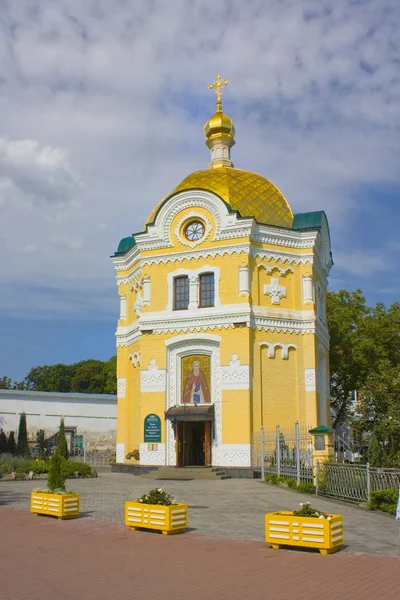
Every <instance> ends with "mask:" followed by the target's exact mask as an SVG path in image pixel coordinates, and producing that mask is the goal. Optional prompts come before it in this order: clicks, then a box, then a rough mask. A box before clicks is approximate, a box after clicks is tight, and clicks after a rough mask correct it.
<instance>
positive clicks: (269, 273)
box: [258, 264, 293, 277]
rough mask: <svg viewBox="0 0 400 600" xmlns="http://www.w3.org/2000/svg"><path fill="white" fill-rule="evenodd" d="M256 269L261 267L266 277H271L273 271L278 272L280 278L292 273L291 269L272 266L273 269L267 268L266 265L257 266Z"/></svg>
mask: <svg viewBox="0 0 400 600" xmlns="http://www.w3.org/2000/svg"><path fill="white" fill-rule="evenodd" d="M258 267H263V268H264V269H265V270H266V272H267V274H268V275H272V273H273V272H274V271H279V274H280V276H281V277H286V275H287V274H288V273H293V269H291V268H290V267H288V268H287V269H281V268H280V267H277V266H276V265H274V266H273V267H267V265H262V264H261V265H258Z"/></svg>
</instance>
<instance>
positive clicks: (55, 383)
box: [25, 363, 76, 392]
mask: <svg viewBox="0 0 400 600" xmlns="http://www.w3.org/2000/svg"><path fill="white" fill-rule="evenodd" d="M75 370H76V365H64V364H62V363H59V364H56V365H43V366H41V367H33V368H32V369H31V370H30V371H29V373H28V375H27V376H26V378H25V385H26V389H28V390H35V391H38V392H70V391H71V382H72V378H73V376H74V374H75Z"/></svg>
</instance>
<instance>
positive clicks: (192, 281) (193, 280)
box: [188, 275, 199, 310]
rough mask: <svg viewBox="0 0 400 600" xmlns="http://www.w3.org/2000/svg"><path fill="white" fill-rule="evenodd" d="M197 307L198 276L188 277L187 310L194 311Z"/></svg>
mask: <svg viewBox="0 0 400 600" xmlns="http://www.w3.org/2000/svg"><path fill="white" fill-rule="evenodd" d="M198 307H199V277H198V275H190V276H189V305H188V309H189V310H196V308H198Z"/></svg>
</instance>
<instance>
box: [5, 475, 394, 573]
mask: <svg viewBox="0 0 400 600" xmlns="http://www.w3.org/2000/svg"><path fill="white" fill-rule="evenodd" d="M68 483H69V486H70V487H71V488H73V489H75V490H76V491H78V492H80V493H81V511H82V515H81V516H82V517H84V518H85V517H86V519H92V520H95V521H108V522H111V523H123V519H124V511H123V509H124V502H125V500H133V499H136V498H137V497H138V496H140V495H141V494H142V493H144V492H146V491H148V490H149V489H150V488H151V487H156V486H160V487H164V488H165V489H167V490H168V491H170V492H171V493H172V494H174V495H175V496H176V498H177V499H178V500H180V501H182V502H186V503H187V504H188V505H189V526H190V531H189V534H200V535H204V536H212V537H214V538H226V539H236V540H246V541H254V542H263V541H264V514H265V513H266V512H270V511H274V510H293V509H296V508H299V503H300V502H306V501H311V502H312V504H313V506H316V507H317V508H320V509H321V510H323V511H325V512H332V513H335V512H336V513H338V512H339V513H341V514H342V515H343V518H344V537H345V547H344V549H343V551H342V552H341V554H343V553H348V552H361V553H368V554H380V555H386V556H391V557H399V556H400V539H399V532H398V529H399V527H398V524H397V523H396V521H395V519H394V517H391V516H389V515H383V514H379V513H373V512H370V511H365V510H363V509H361V508H357V507H354V506H352V505H346V504H343V503H336V502H332V501H330V500H327V499H325V498H320V497H317V498H316V497H315V496H308V495H303V494H299V493H298V492H294V491H290V490H285V489H281V488H278V487H275V486H271V485H266V484H263V483H262V482H260V481H259V480H248V479H247V480H245V479H243V480H241V479H230V480H226V481H202V480H193V481H152V480H149V479H141V478H140V477H134V476H132V475H124V474H119V473H104V474H101V475H100V476H99V477H98V478H97V479H83V480H70V481H69V482H68ZM38 485H39V486H40V485H43V483H41V482H35V481H33V482H32V481H29V482H28V481H23V482H20V481H16V482H14V481H10V482H5V481H0V505H3V506H8V507H12V508H16V509H20V510H29V494H30V491H31V489H32V488H34V487H37V486H38ZM81 521H82V519H79V522H81ZM185 537H187V536H185ZM399 567H400V564H399ZM257 576H258V574H255V577H257Z"/></svg>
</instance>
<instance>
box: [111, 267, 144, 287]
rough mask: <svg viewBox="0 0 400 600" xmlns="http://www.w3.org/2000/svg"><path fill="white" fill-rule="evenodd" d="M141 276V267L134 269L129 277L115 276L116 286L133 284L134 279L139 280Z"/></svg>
mask: <svg viewBox="0 0 400 600" xmlns="http://www.w3.org/2000/svg"><path fill="white" fill-rule="evenodd" d="M141 275H142V269H141V267H137V268H136V269H134V270H133V271H132V273H131V274H130V275H117V277H116V279H117V285H122V284H125V283H134V282H135V280H136V279H140V277H141Z"/></svg>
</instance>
